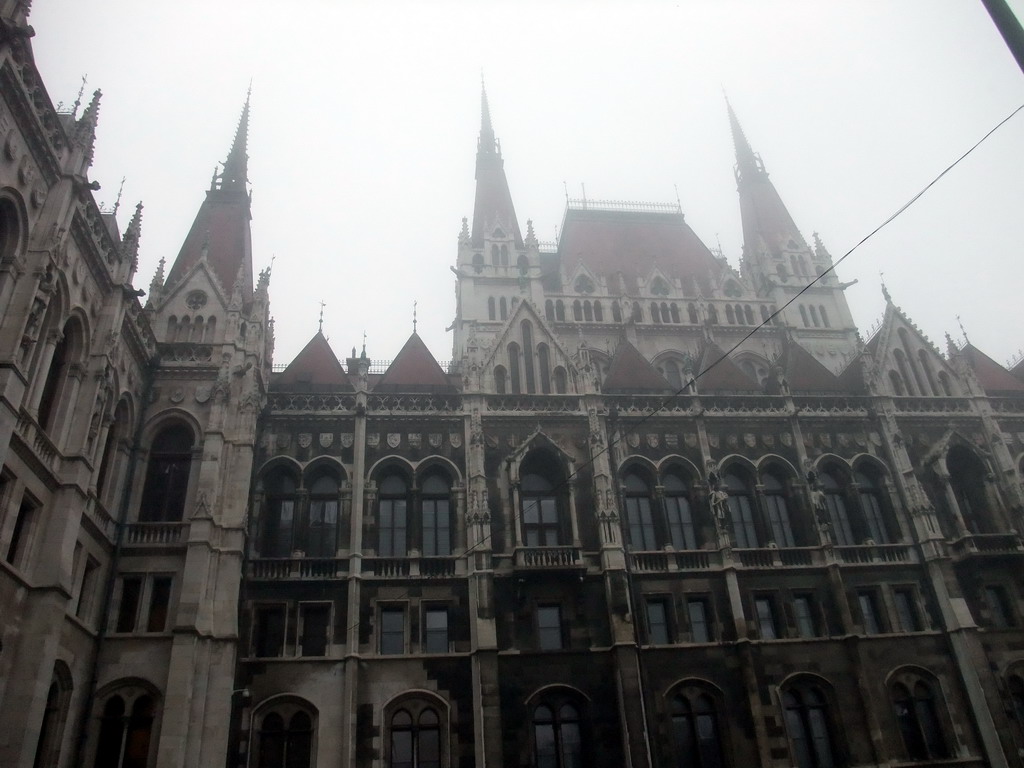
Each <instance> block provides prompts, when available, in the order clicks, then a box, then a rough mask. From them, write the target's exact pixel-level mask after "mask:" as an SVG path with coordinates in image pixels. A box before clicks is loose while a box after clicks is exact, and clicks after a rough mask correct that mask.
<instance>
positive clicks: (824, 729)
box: [782, 685, 838, 768]
mask: <svg viewBox="0 0 1024 768" xmlns="http://www.w3.org/2000/svg"><path fill="white" fill-rule="evenodd" d="M782 706H783V710H784V713H785V720H786V732H787V733H788V734H789V740H790V742H791V743H792V745H793V758H794V761H795V763H796V765H797V767H798V768H834V766H837V765H838V760H837V758H836V753H835V748H834V745H833V739H832V732H831V726H830V724H829V714H828V704H827V702H826V699H825V694H824V693H823V692H822V691H821V689H820V688H818V687H817V686H813V685H796V686H792V687H790V688H789V689H787V690H785V691H784V692H783V694H782Z"/></svg>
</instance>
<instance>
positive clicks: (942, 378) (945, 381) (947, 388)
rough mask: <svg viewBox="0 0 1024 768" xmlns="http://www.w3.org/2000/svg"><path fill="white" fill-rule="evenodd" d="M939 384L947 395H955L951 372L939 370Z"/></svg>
mask: <svg viewBox="0 0 1024 768" xmlns="http://www.w3.org/2000/svg"><path fill="white" fill-rule="evenodd" d="M939 386H941V387H942V394H943V395H945V396H946V397H952V396H953V385H952V384H951V383H950V380H949V374H947V373H946V372H945V371H939Z"/></svg>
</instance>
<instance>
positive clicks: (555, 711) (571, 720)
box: [533, 703, 583, 768]
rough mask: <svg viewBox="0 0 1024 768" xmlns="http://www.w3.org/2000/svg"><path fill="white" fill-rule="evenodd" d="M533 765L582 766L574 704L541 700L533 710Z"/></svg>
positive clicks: (540, 767)
mask: <svg viewBox="0 0 1024 768" xmlns="http://www.w3.org/2000/svg"><path fill="white" fill-rule="evenodd" d="M533 748H534V765H535V768H582V766H583V739H582V736H581V733H580V713H579V710H578V709H576V707H575V706H573V705H572V704H569V703H564V704H561V705H557V706H549V705H548V704H541V705H540V706H538V707H537V708H536V709H535V710H534V711H533Z"/></svg>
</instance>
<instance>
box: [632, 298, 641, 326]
mask: <svg viewBox="0 0 1024 768" xmlns="http://www.w3.org/2000/svg"><path fill="white" fill-rule="evenodd" d="M643 321H644V311H643V310H642V309H641V308H640V302H638V301H634V302H633V322H635V323H642V322H643Z"/></svg>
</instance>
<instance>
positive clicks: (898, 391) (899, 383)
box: [889, 371, 904, 397]
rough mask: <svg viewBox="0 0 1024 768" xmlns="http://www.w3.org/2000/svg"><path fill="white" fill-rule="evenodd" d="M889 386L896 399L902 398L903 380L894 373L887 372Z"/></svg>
mask: <svg viewBox="0 0 1024 768" xmlns="http://www.w3.org/2000/svg"><path fill="white" fill-rule="evenodd" d="M889 384H890V386H891V387H892V393H893V394H894V395H896V396H897V397H903V395H904V389H903V378H902V377H901V376H900V375H899V374H898V373H897V372H896V371H889Z"/></svg>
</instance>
